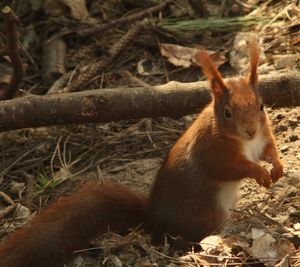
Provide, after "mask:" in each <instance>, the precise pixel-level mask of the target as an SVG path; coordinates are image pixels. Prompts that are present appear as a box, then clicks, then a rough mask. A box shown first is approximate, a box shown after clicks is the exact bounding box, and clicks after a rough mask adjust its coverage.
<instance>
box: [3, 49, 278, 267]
mask: <svg viewBox="0 0 300 267" xmlns="http://www.w3.org/2000/svg"><path fill="white" fill-rule="evenodd" d="M250 54H251V60H250V62H251V71H250V75H249V77H250V78H248V80H247V79H245V78H234V79H231V80H229V81H228V82H227V83H225V82H224V81H223V79H222V77H221V75H220V73H219V72H218V70H217V68H216V66H215V65H214V64H213V62H212V60H211V59H210V58H209V56H208V55H207V53H206V52H202V53H201V56H200V63H201V66H202V67H203V69H204V73H205V74H206V76H207V77H208V79H209V80H210V82H211V87H212V90H213V92H214V96H215V97H214V101H213V102H212V103H211V104H210V105H209V106H208V107H206V109H205V110H204V111H203V112H202V113H201V114H200V115H199V117H198V118H197V119H196V120H195V122H194V123H193V124H192V125H191V126H190V127H189V129H188V130H187V131H186V132H185V133H184V134H183V135H182V137H181V138H180V139H179V140H178V141H177V143H176V144H175V145H174V146H173V148H172V149H171V151H170V153H169V154H168V156H167V158H166V160H165V162H164V163H163V164H162V166H161V168H160V170H159V172H158V174H157V177H156V180H155V182H154V185H153V187H152V191H151V194H150V199H149V201H148V200H147V199H145V198H144V197H140V196H138V195H136V194H134V193H132V192H131V191H129V189H127V188H126V187H124V186H121V185H117V184H113V183H106V184H102V185H99V184H96V183H94V184H87V185H85V186H84V187H83V188H82V189H80V190H79V191H77V192H75V193H74V194H73V195H71V196H69V197H64V198H61V199H60V200H58V201H57V202H56V203H55V204H53V205H52V206H51V207H50V208H49V209H46V210H45V211H44V212H42V213H41V214H40V215H38V216H37V217H36V218H35V219H34V220H33V221H32V223H31V225H30V226H28V227H25V228H23V229H21V230H18V231H16V232H15V233H13V234H12V235H11V236H10V237H9V238H8V239H7V240H6V241H4V242H3V243H2V244H1V245H0V266H1V267H21V266H22V267H40V266H44V267H50V266H58V267H60V266H62V263H64V262H67V261H68V259H69V257H70V255H71V253H72V251H74V250H78V249H82V248H85V247H87V246H88V245H89V240H90V239H92V238H93V237H94V236H95V235H96V234H97V233H100V232H105V231H106V230H107V228H108V226H109V227H110V229H111V230H113V231H118V232H123V231H126V230H127V229H128V228H129V227H133V226H136V225H138V224H140V223H144V225H145V227H146V229H147V230H149V231H150V232H151V233H152V235H153V238H154V240H160V239H161V236H162V235H163V234H164V233H166V232H168V233H170V234H180V235H181V236H183V237H184V238H185V239H186V240H190V241H199V240H200V239H201V238H202V237H204V236H205V235H207V234H209V233H211V232H213V231H214V230H215V229H216V228H218V227H219V226H220V225H221V224H222V223H223V221H224V218H225V216H226V214H225V211H224V210H223V209H222V205H221V204H222V203H219V201H220V200H219V199H218V193H219V192H220V191H221V190H222V188H223V186H224V185H225V184H226V182H229V181H238V180H241V179H243V178H245V177H250V178H254V179H255V180H256V181H257V182H258V183H259V184H261V185H264V186H266V187H268V186H269V185H270V183H271V179H272V180H273V182H275V181H277V180H278V178H279V177H281V176H282V173H283V169H282V163H281V161H280V160H279V159H278V155H277V152H276V147H275V142H274V136H273V135H272V133H271V131H270V127H269V125H268V121H267V118H266V116H265V113H264V112H263V111H260V108H259V107H260V100H259V98H258V92H257V90H256V88H255V86H254V85H255V84H254V83H253V82H255V81H256V80H257V64H258V49H257V47H255V45H251V46H250ZM226 108H227V109H230V110H231V112H232V120H225V119H224V110H225V109H226ZM254 127H257V129H258V130H259V131H261V132H262V133H263V135H264V137H265V138H266V139H267V140H268V142H267V144H266V145H265V147H264V150H263V152H262V154H261V158H260V159H261V160H265V161H267V162H269V163H271V164H272V165H273V169H272V170H271V176H270V174H269V173H268V171H267V170H266V169H264V168H263V167H261V166H260V165H259V164H258V163H255V162H253V161H249V160H248V159H247V158H246V157H245V156H244V154H243V144H244V143H245V142H246V141H248V140H247V138H246V137H245V136H244V131H245V130H248V129H254ZM255 129H256V128H255Z"/></svg>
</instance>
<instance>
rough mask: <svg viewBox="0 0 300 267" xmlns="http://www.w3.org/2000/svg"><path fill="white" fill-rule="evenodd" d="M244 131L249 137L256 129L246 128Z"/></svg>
mask: <svg viewBox="0 0 300 267" xmlns="http://www.w3.org/2000/svg"><path fill="white" fill-rule="evenodd" d="M246 133H247V135H248V136H249V137H254V135H255V133H256V129H246Z"/></svg>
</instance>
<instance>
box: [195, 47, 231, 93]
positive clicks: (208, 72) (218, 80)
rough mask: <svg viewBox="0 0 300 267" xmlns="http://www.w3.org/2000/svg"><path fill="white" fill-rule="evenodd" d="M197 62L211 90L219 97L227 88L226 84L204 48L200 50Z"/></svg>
mask: <svg viewBox="0 0 300 267" xmlns="http://www.w3.org/2000/svg"><path fill="white" fill-rule="evenodd" d="M198 62H199V65H200V66H201V68H202V70H203V73H204V74H205V76H206V77H207V79H208V80H209V82H210V85H211V89H212V92H213V94H214V96H215V97H216V98H219V97H220V96H221V95H222V94H223V93H224V91H225V90H227V88H226V85H225V83H224V81H223V79H222V76H221V74H220V72H219V71H218V69H217V66H216V65H215V63H214V62H213V61H212V59H211V57H210V56H209V55H208V53H207V52H206V51H204V50H201V51H200V52H199V54H198Z"/></svg>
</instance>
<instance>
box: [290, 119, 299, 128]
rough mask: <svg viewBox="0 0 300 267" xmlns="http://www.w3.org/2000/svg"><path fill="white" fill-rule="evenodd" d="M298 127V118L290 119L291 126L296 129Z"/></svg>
mask: <svg viewBox="0 0 300 267" xmlns="http://www.w3.org/2000/svg"><path fill="white" fill-rule="evenodd" d="M297 125H298V120H297V119H296V118H291V119H289V126H291V127H296V126H297Z"/></svg>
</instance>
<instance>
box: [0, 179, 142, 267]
mask: <svg viewBox="0 0 300 267" xmlns="http://www.w3.org/2000/svg"><path fill="white" fill-rule="evenodd" d="M146 205H147V201H146V199H145V198H144V197H141V196H138V195H137V194H135V193H133V192H132V191H129V189H128V188H126V187H125V186H121V185H119V184H114V183H105V184H97V183H87V184H85V185H84V186H83V187H82V188H81V189H80V190H78V191H77V192H76V193H75V194H72V195H71V196H68V197H63V198H60V199H59V200H58V201H57V202H56V203H54V204H53V205H51V206H50V208H48V209H45V210H44V211H43V212H42V213H41V214H39V215H38V216H37V217H35V218H34V219H33V220H32V222H31V224H30V226H27V227H24V228H22V229H20V230H18V231H16V232H15V233H13V234H12V235H11V236H10V237H9V238H8V239H7V240H6V241H4V242H3V243H2V244H1V246H0V266H1V267H53V266H55V267H58V266H62V263H66V262H68V260H69V259H70V257H71V256H72V252H73V251H75V250H78V249H83V248H87V247H88V246H89V241H90V240H91V239H92V238H93V237H95V236H96V235H97V234H98V233H101V232H107V230H108V229H110V230H112V231H115V232H123V233H124V231H126V230H127V229H128V228H130V227H134V226H137V225H139V224H140V223H141V222H143V221H145V220H146V219H145V216H146V215H145V211H146Z"/></svg>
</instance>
